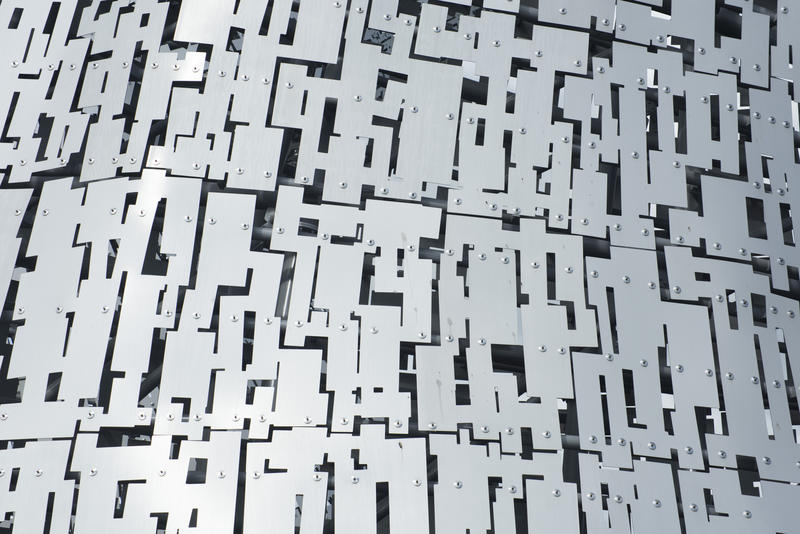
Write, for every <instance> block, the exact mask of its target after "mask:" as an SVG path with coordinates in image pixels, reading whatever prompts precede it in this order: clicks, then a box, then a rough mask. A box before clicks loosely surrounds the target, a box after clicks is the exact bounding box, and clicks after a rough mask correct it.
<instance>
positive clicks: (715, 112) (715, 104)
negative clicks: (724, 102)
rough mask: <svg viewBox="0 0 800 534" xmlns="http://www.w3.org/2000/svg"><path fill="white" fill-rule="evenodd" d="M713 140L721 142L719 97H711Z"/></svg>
mask: <svg viewBox="0 0 800 534" xmlns="http://www.w3.org/2000/svg"><path fill="white" fill-rule="evenodd" d="M710 109H711V140H712V141H719V139H720V137H719V95H711V105H710Z"/></svg>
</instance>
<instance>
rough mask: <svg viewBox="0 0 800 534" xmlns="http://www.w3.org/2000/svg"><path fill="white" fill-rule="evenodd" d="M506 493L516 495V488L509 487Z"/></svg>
mask: <svg viewBox="0 0 800 534" xmlns="http://www.w3.org/2000/svg"><path fill="white" fill-rule="evenodd" d="M508 492H509V493H516V492H517V487H516V486H510V487H509V488H508Z"/></svg>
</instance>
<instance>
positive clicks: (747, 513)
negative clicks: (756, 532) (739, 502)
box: [742, 510, 753, 519]
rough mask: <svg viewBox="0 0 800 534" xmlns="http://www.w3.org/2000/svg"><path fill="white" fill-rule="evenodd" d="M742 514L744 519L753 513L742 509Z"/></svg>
mask: <svg viewBox="0 0 800 534" xmlns="http://www.w3.org/2000/svg"><path fill="white" fill-rule="evenodd" d="M742 515H743V516H744V518H745V519H750V518H751V517H753V513H752V512H751V511H750V510H745V511H743V512H742Z"/></svg>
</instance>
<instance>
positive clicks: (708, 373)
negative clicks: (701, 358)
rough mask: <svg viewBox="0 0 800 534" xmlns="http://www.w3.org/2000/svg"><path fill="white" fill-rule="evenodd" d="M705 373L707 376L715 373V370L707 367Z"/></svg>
mask: <svg viewBox="0 0 800 534" xmlns="http://www.w3.org/2000/svg"><path fill="white" fill-rule="evenodd" d="M703 373H705V375H706V376H713V375H714V371H712V370H711V369H706V370H705V371H703Z"/></svg>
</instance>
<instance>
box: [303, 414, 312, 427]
mask: <svg viewBox="0 0 800 534" xmlns="http://www.w3.org/2000/svg"><path fill="white" fill-rule="evenodd" d="M303 422H304V423H305V424H307V425H310V424H311V418H310V417H309V416H305V417H304V418H303Z"/></svg>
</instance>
